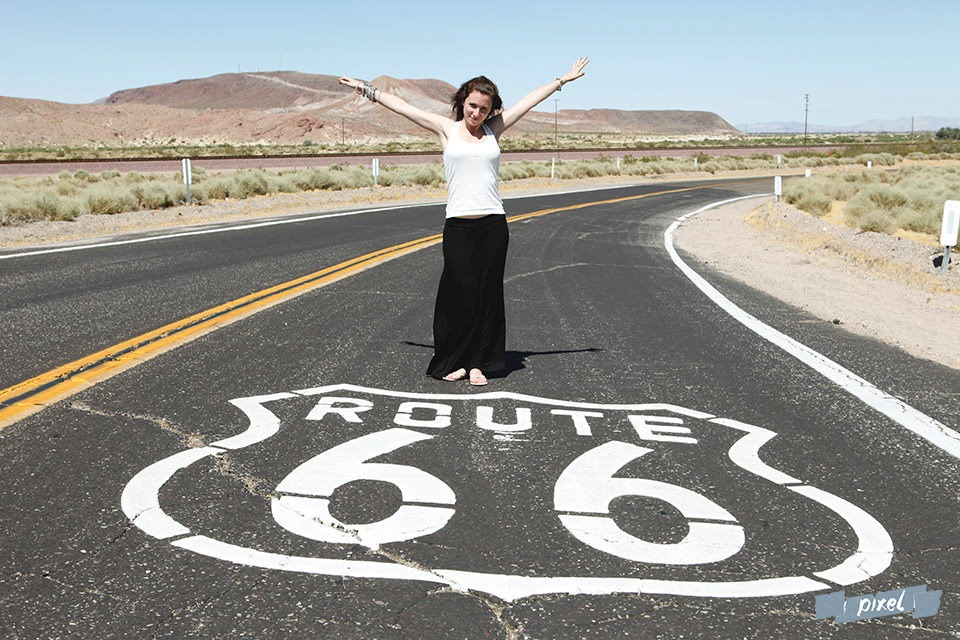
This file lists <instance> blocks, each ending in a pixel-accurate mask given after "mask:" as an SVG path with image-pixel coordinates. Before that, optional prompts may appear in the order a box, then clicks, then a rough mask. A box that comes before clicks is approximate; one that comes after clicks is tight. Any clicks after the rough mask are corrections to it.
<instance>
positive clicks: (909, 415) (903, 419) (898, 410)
mask: <svg viewBox="0 0 960 640" xmlns="http://www.w3.org/2000/svg"><path fill="white" fill-rule="evenodd" d="M769 195H770V194H762V195H761V196H745V197H741V198H731V199H730V200H723V201H721V202H715V203H713V204H709V205H707V206H705V207H701V208H699V209H697V210H696V211H693V212H691V213H688V214H686V215H684V216H681V217H679V218H677V220H676V221H675V222H674V223H673V224H672V225H670V227H669V228H668V229H667V230H666V232H664V235H663V238H664V245H665V246H666V248H667V253H669V254H670V258H671V259H672V260H673V262H674V263H675V264H676V265H677V266H678V267H679V268H680V271H682V272H683V274H684V275H685V276H687V277H688V278H689V279H690V280H691V281H692V282H693V284H695V285H696V286H697V288H699V289H700V290H701V291H703V293H705V294H706V295H707V297H708V298H710V299H711V300H713V301H714V302H715V303H716V304H717V305H718V306H719V307H720V308H721V309H723V310H724V311H726V312H727V313H729V314H730V315H731V316H733V318H734V319H736V320H737V321H738V322H740V323H741V324H743V325H744V326H746V327H747V328H748V329H750V330H751V331H753V332H754V333H756V334H757V335H759V336H760V337H761V338H763V339H764V340H767V341H768V342H770V343H772V344H774V345H776V346H778V347H780V348H781V349H783V350H784V351H786V352H787V353H789V354H790V355H792V356H793V357H795V358H797V359H798V360H800V362H803V363H804V364H806V365H807V366H809V367H810V368H811V369H813V370H814V371H817V372H818V373H820V374H821V375H823V376H824V377H826V378H827V379H828V380H830V381H831V382H833V383H835V384H836V385H838V386H839V387H841V388H842V389H844V390H845V391H847V392H848V393H850V394H852V395H854V396H855V397H857V398H858V399H860V400H861V401H862V402H864V403H866V404H867V405H868V406H870V407H872V408H873V409H876V410H877V411H879V412H880V413H882V414H883V415H885V416H887V417H888V418H890V419H891V420H893V421H894V422H896V423H898V424H900V425H901V426H903V427H905V428H906V429H908V430H910V431H911V432H913V433H914V434H916V435H918V436H920V437H921V438H923V439H924V440H926V441H927V442H929V443H931V444H933V445H935V446H937V447H939V448H940V449H943V450H944V451H946V452H947V453H949V454H950V455H952V456H953V457H955V458H960V433H957V432H956V431H954V430H953V429H950V428H949V427H947V426H946V425H944V424H943V423H941V422H939V421H937V420H934V419H933V418H931V417H930V416H928V415H926V414H924V413H921V412H920V411H917V410H916V409H914V408H913V407H911V406H910V405H908V404H907V403H905V402H903V401H902V400H900V399H899V398H895V397H894V396H892V395H890V394H889V393H887V392H885V391H881V390H880V389H878V388H877V387H875V386H874V385H872V384H871V383H869V382H867V381H866V380H864V379H863V378H861V377H859V376H858V375H856V374H855V373H853V372H852V371H850V370H848V369H846V368H844V367H842V366H840V365H839V364H837V363H836V362H834V361H833V360H830V359H829V358H827V357H826V356H824V355H822V354H820V353H818V352H816V351H814V350H813V349H811V348H810V347H808V346H806V345H804V344H801V343H800V342H797V341H796V340H794V339H793V338H791V337H789V336H787V335H785V334H783V333H780V332H779V331H777V330H776V329H774V328H773V327H771V326H769V325H766V324H764V323H763V322H760V321H759V320H758V319H757V318H755V317H753V316H752V315H750V314H749V313H747V312H746V311H744V310H743V309H741V308H740V307H738V306H737V305H735V304H734V303H733V302H731V301H730V300H729V299H727V298H726V297H724V296H723V295H722V294H721V293H720V292H719V291H717V290H716V289H715V288H714V287H713V286H712V285H711V284H710V283H708V282H707V281H706V280H705V279H704V278H703V277H701V276H700V274H698V273H697V272H696V271H694V270H693V269H691V268H690V267H689V266H688V265H687V264H686V263H685V262H684V261H683V260H681V259H680V256H679V254H677V251H676V249H675V248H674V246H673V234H674V231H676V229H677V228H678V227H679V226H680V225H681V224H683V221H684V220H686V219H687V218H690V217H692V216H695V215H697V214H698V213H701V212H703V211H707V210H709V209H713V208H716V207H719V206H722V205H725V204H728V203H731V202H736V201H739V200H745V199H747V198H756V197H764V196H769Z"/></svg>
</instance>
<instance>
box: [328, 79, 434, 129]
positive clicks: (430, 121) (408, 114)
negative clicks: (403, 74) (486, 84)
mask: <svg viewBox="0 0 960 640" xmlns="http://www.w3.org/2000/svg"><path fill="white" fill-rule="evenodd" d="M340 84H344V85H347V86H348V87H351V88H352V89H355V90H356V92H357V93H359V94H360V95H362V96H364V97H366V98H371V99H372V100H373V101H374V102H379V103H380V104H382V105H383V106H385V107H386V108H387V109H389V110H390V111H393V112H394V113H397V114H400V115H401V116H403V117H404V118H406V119H407V120H410V121H411V122H413V123H414V124H418V125H420V126H421V127H423V128H424V129H426V130H427V131H432V132H433V133H435V134H437V135H438V136H440V140H441V142H444V143H445V142H446V140H445V139H446V137H447V130H448V129H449V127H450V125H451V124H452V123H453V120H451V119H450V118H445V117H444V116H441V115H440V114H437V113H431V112H429V111H424V110H423V109H420V108H418V107H415V106H413V105H412V104H410V103H409V102H407V101H406V100H404V99H403V98H401V97H400V96H395V95H393V94H392V93H387V92H386V91H383V90H382V89H377V88H376V87H373V86H371V85H369V84H367V83H366V82H364V81H363V80H357V79H356V78H348V77H346V76H344V77H342V78H340Z"/></svg>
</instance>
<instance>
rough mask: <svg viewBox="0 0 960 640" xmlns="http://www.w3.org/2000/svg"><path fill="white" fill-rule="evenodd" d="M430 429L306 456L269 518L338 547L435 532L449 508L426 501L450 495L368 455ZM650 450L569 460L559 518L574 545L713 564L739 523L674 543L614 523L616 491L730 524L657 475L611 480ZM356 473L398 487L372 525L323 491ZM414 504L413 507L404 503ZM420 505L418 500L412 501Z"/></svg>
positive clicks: (415, 473) (694, 532)
mask: <svg viewBox="0 0 960 640" xmlns="http://www.w3.org/2000/svg"><path fill="white" fill-rule="evenodd" d="M432 437H433V436H429V435H425V434H422V433H418V432H416V431H411V430H408V429H387V430H386V431H380V432H377V433H372V434H369V435H366V436H362V437H359V438H355V439H354V440H350V441H348V442H344V443H343V444H340V445H337V446H335V447H333V448H331V449H328V450H327V451H324V452H323V453H321V454H319V455H316V456H314V457H313V458H311V459H310V460H307V461H306V462H304V463H303V464H301V465H300V466H299V467H297V468H296V469H294V470H293V471H292V472H291V473H290V474H289V475H288V476H287V477H286V478H284V479H283V481H282V482H281V483H280V484H279V485H278V486H277V491H278V492H280V493H282V494H285V495H282V496H281V497H279V498H273V500H272V505H271V506H272V511H273V517H274V520H276V521H277V523H278V524H280V525H281V526H282V527H284V528H285V529H287V530H288V531H291V532H292V533H295V534H297V535H300V536H303V537H305V538H309V539H311V540H318V541H321V542H332V543H341V544H350V543H353V544H363V545H365V546H370V547H375V546H379V545H381V544H384V543H387V542H400V541H403V540H411V539H413V538H417V537H420V536H424V535H428V534H430V533H434V532H436V531H439V530H440V529H442V528H443V527H444V526H445V525H446V524H447V522H448V521H449V520H450V518H451V517H453V514H454V509H452V508H448V507H440V506H432V505H441V504H444V505H446V504H449V505H452V504H454V503H455V501H456V497H455V495H454V492H453V491H452V490H451V489H450V487H449V486H448V485H447V484H446V483H444V482H443V481H442V480H440V479H439V478H437V477H435V476H432V475H430V474H429V473H426V472H425V471H422V470H420V469H417V468H415V467H410V466H405V465H397V464H386V463H379V462H367V461H368V460H370V459H371V458H375V457H377V456H381V455H383V454H386V453H390V452H391V451H396V450H397V449H400V448H402V447H405V446H408V445H412V444H414V443H416V442H420V441H422V440H429V439H431V438H432ZM650 451H652V449H646V448H643V447H638V446H636V445H632V444H627V443H625V442H617V441H613V442H607V443H605V444H603V445H600V446H598V447H596V448H594V449H591V450H590V451H587V452H586V453H584V454H583V455H581V456H580V457H578V458H577V459H576V460H574V461H573V462H572V463H571V464H570V465H569V466H568V467H567V468H566V469H565V470H564V471H563V472H562V473H561V474H560V478H559V479H558V480H557V483H556V486H555V488H554V508H555V509H556V510H557V511H560V512H564V513H561V514H560V521H561V522H562V523H563V525H564V526H565V527H566V528H567V529H568V530H569V531H570V533H572V534H573V535H574V536H575V537H576V538H577V539H578V540H580V541H581V542H583V543H585V544H587V545H589V546H591V547H593V548H595V549H598V550H599V551H603V552H605V553H609V554H612V555H616V556H619V557H621V558H625V559H627V560H633V561H636V562H658V563H663V564H675V565H694V564H703V563H707V562H718V561H720V560H725V559H726V558H729V557H730V556H732V555H734V554H736V553H737V552H738V551H740V549H741V548H742V547H743V544H744V533H743V529H742V528H741V527H740V526H739V525H736V524H724V523H723V522H689V523H688V525H689V529H690V530H689V533H688V534H687V536H686V537H685V538H683V539H682V540H681V541H680V542H677V543H675V544H657V543H652V542H647V541H645V540H641V539H639V538H637V537H635V536H632V535H630V534H628V533H626V532H625V531H623V530H622V529H620V528H619V527H618V526H617V525H616V523H615V522H614V521H613V519H612V518H610V517H609V515H603V514H609V505H610V503H611V502H612V501H613V500H614V499H616V498H618V497H623V496H645V497H649V498H656V499H660V500H663V501H665V502H668V503H669V504H671V505H673V506H674V507H676V508H677V509H678V510H679V511H680V513H681V514H683V515H684V517H686V518H687V519H688V520H689V519H704V520H714V521H717V520H719V521H724V522H736V520H735V519H734V517H733V516H732V515H730V513H729V512H727V511H726V510H725V509H723V508H722V507H720V506H719V505H717V504H716V503H714V502H713V501H711V500H709V499H708V498H706V497H704V496H702V495H700V494H699V493H696V492H694V491H690V490H689V489H684V488H683V487H678V486H676V485H672V484H668V483H665V482H658V481H655V480H646V479H640V478H614V477H613V474H615V473H616V472H617V471H619V470H620V469H621V468H623V467H624V466H625V465H626V464H628V463H630V462H632V461H633V460H636V459H637V458H639V457H641V456H643V455H644V454H647V453H649V452H650ZM357 480H379V481H382V482H389V483H391V484H393V485H395V486H396V487H397V488H398V489H399V490H400V493H401V496H402V499H403V502H404V504H403V505H402V506H401V507H400V508H399V509H398V510H397V511H396V512H395V513H394V514H393V515H391V516H389V517H387V518H385V519H383V520H380V521H378V522H374V523H369V524H353V525H349V524H345V523H343V522H341V521H339V520H338V519H337V518H335V517H334V516H333V515H331V513H330V497H331V496H332V495H333V492H334V491H336V490H337V489H338V488H339V487H342V486H344V485H346V484H348V483H350V482H354V481H357ZM409 503H414V504H409ZM417 503H420V504H417Z"/></svg>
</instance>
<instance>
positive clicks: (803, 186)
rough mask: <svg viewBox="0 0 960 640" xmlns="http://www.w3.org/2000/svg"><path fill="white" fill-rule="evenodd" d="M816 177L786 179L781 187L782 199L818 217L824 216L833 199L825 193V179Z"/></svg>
mask: <svg viewBox="0 0 960 640" xmlns="http://www.w3.org/2000/svg"><path fill="white" fill-rule="evenodd" d="M818 178H819V176H818V177H811V178H807V179H803V180H789V181H787V182H786V184H785V185H784V188H783V199H784V201H785V202H788V203H789V204H792V205H793V206H795V207H797V208H798V209H801V210H802V211H806V212H807V213H809V214H811V215H814V216H817V217H818V218H819V217H822V216H825V215H826V214H827V213H829V212H830V207H831V205H832V204H833V201H834V199H833V198H832V197H831V196H830V195H829V194H828V193H827V189H826V188H825V182H826V180H821V179H818Z"/></svg>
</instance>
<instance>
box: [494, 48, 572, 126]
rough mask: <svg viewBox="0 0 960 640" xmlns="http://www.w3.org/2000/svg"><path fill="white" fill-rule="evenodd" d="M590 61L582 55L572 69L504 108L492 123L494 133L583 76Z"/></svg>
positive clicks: (512, 123)
mask: <svg viewBox="0 0 960 640" xmlns="http://www.w3.org/2000/svg"><path fill="white" fill-rule="evenodd" d="M588 62H590V59H589V58H587V57H585V56H584V57H581V58H580V59H579V60H577V61H576V62H574V63H573V67H572V68H571V69H570V71H568V72H567V73H565V74H564V75H562V76H557V79H556V80H554V81H553V82H551V83H550V84H546V85H544V86H542V87H540V88H539V89H534V90H533V91H531V92H530V93H528V94H527V95H525V96H524V97H523V98H522V99H521V100H520V102H518V103H517V104H515V105H513V106H512V107H510V108H509V109H504V110H503V112H501V113H500V115H499V117H497V118H495V119H494V121H493V122H492V123H491V126H492V127H493V131H494V133H495V134H496V135H497V136H499V135H500V134H501V133H503V132H504V131H505V130H507V129H509V128H510V127H512V126H513V125H515V124H516V123H517V122H518V121H519V120H520V118H522V117H523V116H525V115H527V113H528V112H529V111H530V110H531V109H533V108H534V107H535V106H537V105H538V104H540V103H541V102H543V101H544V100H546V99H547V98H549V97H550V96H552V95H553V93H554V92H555V91H559V90H560V88H561V87H563V85H565V84H567V83H568V82H573V81H574V80H576V79H577V78H579V77H581V76H582V75H583V73H584V71H583V68H584V67H585V66H587V63H588Z"/></svg>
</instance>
